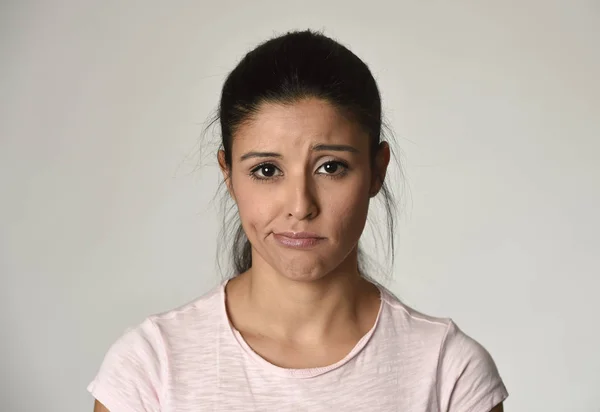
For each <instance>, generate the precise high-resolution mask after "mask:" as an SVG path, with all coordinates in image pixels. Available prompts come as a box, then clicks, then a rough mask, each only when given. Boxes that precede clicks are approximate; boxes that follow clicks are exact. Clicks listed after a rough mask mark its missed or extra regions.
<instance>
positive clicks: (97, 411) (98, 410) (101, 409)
mask: <svg viewBox="0 0 600 412" xmlns="http://www.w3.org/2000/svg"><path fill="white" fill-rule="evenodd" d="M94 412H110V411H109V410H108V409H106V406H104V405H102V404H101V403H100V402H98V401H96V402H94ZM494 412H496V411H495V410H494Z"/></svg>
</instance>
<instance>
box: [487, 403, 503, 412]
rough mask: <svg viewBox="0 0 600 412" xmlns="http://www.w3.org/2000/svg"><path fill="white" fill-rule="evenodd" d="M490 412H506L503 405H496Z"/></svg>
mask: <svg viewBox="0 0 600 412" xmlns="http://www.w3.org/2000/svg"><path fill="white" fill-rule="evenodd" d="M490 412H504V407H503V406H502V403H499V404H498V405H496V406H495V407H494V408H493V409H492V410H491V411H490Z"/></svg>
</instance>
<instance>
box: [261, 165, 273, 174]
mask: <svg viewBox="0 0 600 412" xmlns="http://www.w3.org/2000/svg"><path fill="white" fill-rule="evenodd" d="M274 171H275V170H274V169H273V168H272V167H271V166H263V175H265V176H268V177H271V176H273V172H274Z"/></svg>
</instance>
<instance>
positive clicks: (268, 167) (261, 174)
mask: <svg viewBox="0 0 600 412" xmlns="http://www.w3.org/2000/svg"><path fill="white" fill-rule="evenodd" d="M250 174H251V175H252V176H253V177H254V178H256V179H263V180H264V179H270V178H273V177H276V176H279V174H281V171H280V170H279V169H278V168H277V166H275V165H273V164H271V163H263V164H262V165H258V166H257V167H255V168H254V169H252V172H251V173H250Z"/></svg>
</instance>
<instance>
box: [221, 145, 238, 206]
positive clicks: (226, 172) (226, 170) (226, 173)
mask: <svg viewBox="0 0 600 412" xmlns="http://www.w3.org/2000/svg"><path fill="white" fill-rule="evenodd" d="M217 160H218V161H219V168H221V173H222V174H223V181H224V182H225V185H226V186H227V191H228V192H229V195H230V196H231V197H232V198H233V200H235V196H234V195H233V187H232V185H231V168H230V167H229V166H228V165H227V162H226V161H225V151H224V150H219V151H218V153H217Z"/></svg>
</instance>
